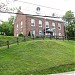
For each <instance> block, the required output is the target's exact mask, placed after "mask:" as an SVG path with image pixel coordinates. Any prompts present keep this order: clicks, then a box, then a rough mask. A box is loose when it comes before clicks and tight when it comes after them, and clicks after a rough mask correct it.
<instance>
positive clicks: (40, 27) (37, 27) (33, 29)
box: [14, 12, 64, 37]
mask: <svg viewBox="0 0 75 75" xmlns="http://www.w3.org/2000/svg"><path fill="white" fill-rule="evenodd" d="M20 14H23V13H22V12H20ZM20 14H18V15H17V16H16V19H15V22H14V36H18V35H19V34H23V35H24V36H27V35H29V34H30V35H31V36H32V35H34V36H35V37H36V36H41V35H45V36H47V35H52V36H64V22H63V21H58V20H52V19H48V18H44V17H38V16H32V15H20Z"/></svg>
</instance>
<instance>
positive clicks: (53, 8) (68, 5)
mask: <svg viewBox="0 0 75 75" xmlns="http://www.w3.org/2000/svg"><path fill="white" fill-rule="evenodd" d="M6 1H7V2H8V3H9V4H8V5H7V7H8V8H13V7H14V8H15V7H17V8H18V7H19V6H21V11H22V12H24V14H36V8H37V7H40V15H46V16H51V15H52V13H55V14H56V15H57V16H63V15H64V14H65V13H66V11H68V10H71V11H72V12H74V14H75V0H15V1H14V0H0V2H3V3H6ZM26 2H28V3H26ZM29 3H32V4H29ZM33 4H37V5H33ZM39 5H41V6H39ZM43 6H46V7H43ZM14 12H16V11H14ZM10 15H11V14H4V13H3V14H2V13H0V20H4V21H5V20H7V19H8V18H9V17H10Z"/></svg>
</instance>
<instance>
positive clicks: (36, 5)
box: [16, 0, 75, 13]
mask: <svg viewBox="0 0 75 75" xmlns="http://www.w3.org/2000/svg"><path fill="white" fill-rule="evenodd" d="M16 1H17V2H22V3H27V4H31V5H36V6H40V7H45V8H50V9H54V10H59V11H66V10H61V9H57V8H52V7H48V6H44V5H38V4H34V3H30V2H25V1H19V0H16ZM73 13H75V12H73Z"/></svg>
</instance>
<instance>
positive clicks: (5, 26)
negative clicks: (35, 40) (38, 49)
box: [0, 16, 14, 36]
mask: <svg viewBox="0 0 75 75" xmlns="http://www.w3.org/2000/svg"><path fill="white" fill-rule="evenodd" d="M13 20H14V17H13V16H11V17H10V19H9V20H8V21H7V22H2V25H1V26H0V32H1V34H2V33H4V34H5V35H7V36H12V35H13V30H14V25H13Z"/></svg>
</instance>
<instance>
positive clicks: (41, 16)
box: [20, 11, 64, 22]
mask: <svg viewBox="0 0 75 75" xmlns="http://www.w3.org/2000/svg"><path fill="white" fill-rule="evenodd" d="M20 12H21V13H22V14H23V15H26V16H32V17H37V18H43V19H49V20H54V21H59V22H64V20H62V19H61V18H58V17H52V16H43V15H37V14H35V13H33V14H26V13H25V12H24V11H20Z"/></svg>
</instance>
